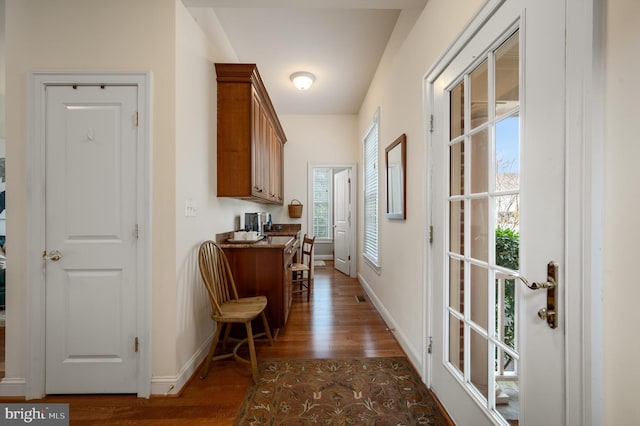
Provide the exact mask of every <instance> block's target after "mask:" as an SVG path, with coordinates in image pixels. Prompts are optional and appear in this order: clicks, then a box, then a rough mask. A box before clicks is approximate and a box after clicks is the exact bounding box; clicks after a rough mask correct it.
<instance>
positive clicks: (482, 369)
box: [470, 330, 489, 399]
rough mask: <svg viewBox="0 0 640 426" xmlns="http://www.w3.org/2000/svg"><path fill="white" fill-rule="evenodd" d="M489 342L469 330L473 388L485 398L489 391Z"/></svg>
mask: <svg viewBox="0 0 640 426" xmlns="http://www.w3.org/2000/svg"><path fill="white" fill-rule="evenodd" d="M488 354H489V342H488V341H487V339H485V338H484V337H483V336H481V335H480V334H478V333H477V332H476V331H475V330H471V357H470V373H471V383H472V384H473V386H474V387H475V388H476V389H477V390H478V391H479V392H480V393H481V394H482V396H484V397H485V399H486V398H487V395H488V391H489V389H488V388H489V371H488V365H489V363H488V362H487V360H488V358H487V357H488Z"/></svg>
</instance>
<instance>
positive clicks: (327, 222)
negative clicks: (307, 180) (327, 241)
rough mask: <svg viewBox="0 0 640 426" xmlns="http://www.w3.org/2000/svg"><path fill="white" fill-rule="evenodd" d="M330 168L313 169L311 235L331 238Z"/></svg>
mask: <svg viewBox="0 0 640 426" xmlns="http://www.w3.org/2000/svg"><path fill="white" fill-rule="evenodd" d="M331 175H332V173H331V169H330V168H316V169H313V235H315V236H316V237H317V238H331V237H332V235H331V234H330V230H331V214H330V212H331V211H330V209H331V198H330V195H331Z"/></svg>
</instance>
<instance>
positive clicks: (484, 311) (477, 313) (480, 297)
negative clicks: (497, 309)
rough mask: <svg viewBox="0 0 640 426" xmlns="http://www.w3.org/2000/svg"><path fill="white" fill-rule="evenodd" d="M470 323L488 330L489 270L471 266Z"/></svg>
mask: <svg viewBox="0 0 640 426" xmlns="http://www.w3.org/2000/svg"><path fill="white" fill-rule="evenodd" d="M470 272H471V285H470V286H469V287H470V289H471V302H470V304H471V307H470V309H469V311H470V314H471V321H473V322H474V323H476V324H477V325H479V326H480V327H482V328H483V329H484V330H485V331H486V330H487V329H488V328H489V312H488V306H489V270H488V269H487V268H483V267H481V266H477V265H471V271H470Z"/></svg>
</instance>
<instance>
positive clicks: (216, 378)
mask: <svg viewBox="0 0 640 426" xmlns="http://www.w3.org/2000/svg"><path fill="white" fill-rule="evenodd" d="M364 295H365V293H364V291H363V290H362V288H361V287H360V284H359V283H358V281H357V280H356V279H352V278H348V277H346V276H345V275H343V274H341V273H340V272H337V271H335V270H334V269H333V266H332V264H331V263H330V262H328V264H327V266H325V267H318V268H316V274H315V283H314V290H313V293H312V297H311V301H310V302H307V301H306V295H305V296H302V295H295V296H294V300H293V304H292V309H291V313H290V316H289V321H288V323H287V326H286V327H285V328H284V329H283V330H280V333H279V334H278V337H277V338H276V340H275V343H274V345H273V346H272V347H269V346H268V345H267V344H266V343H258V345H257V351H258V358H351V357H379V356H404V355H405V354H404V352H403V351H402V349H401V348H400V346H399V344H398V343H397V341H396V340H395V338H394V336H393V334H392V333H391V332H390V331H388V330H387V329H386V325H385V323H384V321H383V320H382V318H381V317H380V315H379V314H378V312H377V311H376V310H375V308H374V307H373V305H372V304H371V303H370V302H369V300H368V298H365V300H364V301H362V302H358V301H357V296H364ZM250 380H251V368H250V366H248V365H245V364H242V363H238V362H236V361H233V360H224V361H218V362H215V363H213V364H212V366H211V370H210V372H209V376H208V377H207V378H206V379H205V380H201V379H200V378H199V377H197V376H196V377H194V378H192V380H191V381H190V382H189V383H188V384H187V385H186V386H185V388H184V389H183V390H182V392H181V394H180V395H179V396H170V397H164V396H153V397H152V398H150V399H142V398H137V397H135V396H132V395H113V396H104V395H100V396H94V395H84V396H62V395H60V396H49V397H47V398H45V399H44V400H41V401H36V400H33V401H30V402H34V403H36V402H47V403H69V404H70V419H71V421H70V424H71V425H230V424H232V423H233V420H234V418H235V416H236V412H237V411H238V409H239V408H240V403H241V402H242V400H243V399H244V396H245V393H246V391H247V388H248V386H249V383H250ZM4 402H17V401H16V400H15V399H12V400H9V401H8V400H6V399H5V400H4Z"/></svg>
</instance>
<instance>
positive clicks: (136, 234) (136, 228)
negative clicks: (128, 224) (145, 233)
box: [133, 223, 140, 240]
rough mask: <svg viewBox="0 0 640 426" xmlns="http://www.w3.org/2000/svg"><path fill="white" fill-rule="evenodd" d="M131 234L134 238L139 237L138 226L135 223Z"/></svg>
mask: <svg viewBox="0 0 640 426" xmlns="http://www.w3.org/2000/svg"><path fill="white" fill-rule="evenodd" d="M133 236H134V237H135V238H136V240H138V239H140V226H139V225H138V224H137V223H136V227H135V228H134V230H133Z"/></svg>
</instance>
